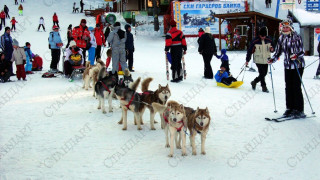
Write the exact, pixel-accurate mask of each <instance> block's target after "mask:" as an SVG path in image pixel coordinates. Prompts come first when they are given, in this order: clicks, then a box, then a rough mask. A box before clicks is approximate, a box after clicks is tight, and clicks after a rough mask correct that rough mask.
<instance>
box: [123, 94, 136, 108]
mask: <svg viewBox="0 0 320 180" xmlns="http://www.w3.org/2000/svg"><path fill="white" fill-rule="evenodd" d="M134 95H135V93H134V94H133V95H132V97H131V99H130V101H129V103H128V104H127V105H125V107H127V109H129V106H130V105H131V103H132V101H133V98H134ZM121 100H125V99H124V98H122V99H121Z"/></svg>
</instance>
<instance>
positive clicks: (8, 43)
mask: <svg viewBox="0 0 320 180" xmlns="http://www.w3.org/2000/svg"><path fill="white" fill-rule="evenodd" d="M4 30H5V32H4V34H3V35H2V36H1V48H2V50H3V52H4V56H5V60H6V61H8V62H9V63H10V67H9V72H10V73H11V75H15V74H13V70H12V62H11V58H12V53H13V46H12V38H11V36H10V28H9V27H6V28H5V29H4Z"/></svg>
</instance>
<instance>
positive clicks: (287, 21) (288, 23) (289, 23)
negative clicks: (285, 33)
mask: <svg viewBox="0 0 320 180" xmlns="http://www.w3.org/2000/svg"><path fill="white" fill-rule="evenodd" d="M281 26H282V27H289V28H290V29H291V31H294V29H293V27H292V21H291V20H290V19H285V20H283V21H282V22H281ZM282 27H281V32H282Z"/></svg>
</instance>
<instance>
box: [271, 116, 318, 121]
mask: <svg viewBox="0 0 320 180" xmlns="http://www.w3.org/2000/svg"><path fill="white" fill-rule="evenodd" d="M314 117H316V116H315V115H311V116H306V117H294V116H289V117H288V116H281V117H278V118H268V117H266V118H265V120H267V121H274V122H284V121H290V120H296V119H307V118H314Z"/></svg>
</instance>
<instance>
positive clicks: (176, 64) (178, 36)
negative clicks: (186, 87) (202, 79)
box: [164, 20, 213, 83]
mask: <svg viewBox="0 0 320 180" xmlns="http://www.w3.org/2000/svg"><path fill="white" fill-rule="evenodd" d="M176 26H177V23H176V22H175V21H174V20H171V21H170V27H171V29H170V30H169V31H168V32H167V34H166V42H165V44H166V45H165V49H164V50H165V53H166V54H167V53H168V51H169V50H170V53H171V58H172V63H171V70H172V80H171V82H176V83H178V82H180V81H182V77H183V75H182V74H183V71H182V66H181V58H182V54H186V53H187V43H186V39H185V37H184V35H183V33H182V31H180V30H178V29H177V28H176ZM202 36H203V35H202ZM211 71H212V70H211ZM212 76H213V75H212Z"/></svg>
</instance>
